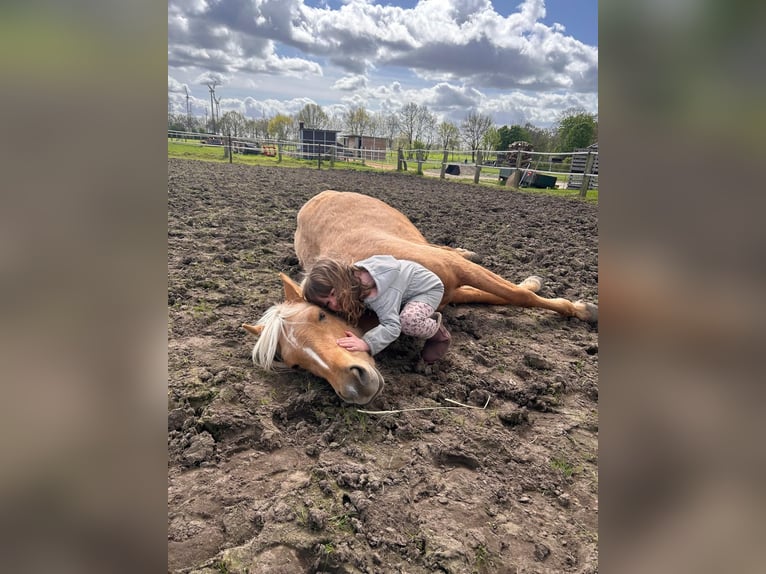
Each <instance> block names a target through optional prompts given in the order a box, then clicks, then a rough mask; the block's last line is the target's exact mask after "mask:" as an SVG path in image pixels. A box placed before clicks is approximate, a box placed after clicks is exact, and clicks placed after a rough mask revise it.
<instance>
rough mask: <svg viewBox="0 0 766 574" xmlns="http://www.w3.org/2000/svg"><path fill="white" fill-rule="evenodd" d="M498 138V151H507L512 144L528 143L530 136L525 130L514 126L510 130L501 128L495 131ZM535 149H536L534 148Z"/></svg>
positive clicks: (505, 127)
mask: <svg viewBox="0 0 766 574" xmlns="http://www.w3.org/2000/svg"><path fill="white" fill-rule="evenodd" d="M497 132H498V136H499V137H500V143H499V144H498V147H497V149H498V150H507V149H508V148H509V147H510V145H511V144H512V143H513V142H518V141H524V142H530V143H532V142H531V141H530V139H531V137H530V134H529V131H528V130H527V129H526V128H523V127H521V126H520V125H517V124H514V125H512V126H511V127H510V128H509V127H508V126H503V127H501V128H499V129H498V130H497ZM535 149H536V148H535Z"/></svg>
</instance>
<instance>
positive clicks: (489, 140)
mask: <svg viewBox="0 0 766 574" xmlns="http://www.w3.org/2000/svg"><path fill="white" fill-rule="evenodd" d="M481 145H482V147H483V148H484V149H489V150H498V149H500V148H499V147H498V146H499V145H500V133H499V131H498V129H497V128H496V127H494V126H492V127H490V128H489V129H488V130H487V131H486V133H485V134H484V137H482V138H481Z"/></svg>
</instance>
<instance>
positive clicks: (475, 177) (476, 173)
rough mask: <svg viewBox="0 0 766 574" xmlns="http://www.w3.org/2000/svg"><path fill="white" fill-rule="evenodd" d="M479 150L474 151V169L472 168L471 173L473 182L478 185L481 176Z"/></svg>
mask: <svg viewBox="0 0 766 574" xmlns="http://www.w3.org/2000/svg"><path fill="white" fill-rule="evenodd" d="M481 161H482V158H481V150H480V149H478V150H476V167H475V168H474V172H473V182H474V183H479V176H480V175H481Z"/></svg>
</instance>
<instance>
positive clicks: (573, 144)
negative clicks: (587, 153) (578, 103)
mask: <svg viewBox="0 0 766 574" xmlns="http://www.w3.org/2000/svg"><path fill="white" fill-rule="evenodd" d="M597 133H598V132H597V124H596V116H594V115H593V114H589V113H587V112H585V111H583V110H579V109H570V110H567V111H565V112H564V113H563V114H562V115H561V117H560V119H559V121H558V124H557V126H556V136H557V137H556V139H557V144H556V148H557V151H561V152H571V151H573V150H575V149H578V148H584V147H588V146H589V145H590V144H592V143H594V141H595V139H594V138H595V137H596V134H597Z"/></svg>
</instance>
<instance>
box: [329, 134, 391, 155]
mask: <svg viewBox="0 0 766 574" xmlns="http://www.w3.org/2000/svg"><path fill="white" fill-rule="evenodd" d="M387 142H388V140H387V139H386V138H377V137H373V136H360V135H355V134H348V135H341V136H338V143H339V144H340V145H341V146H343V148H344V149H343V150H342V153H343V154H345V155H346V157H364V159H369V160H373V161H385V159H386V148H387V145H386V144H387ZM362 151H364V153H363V154H362Z"/></svg>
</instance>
